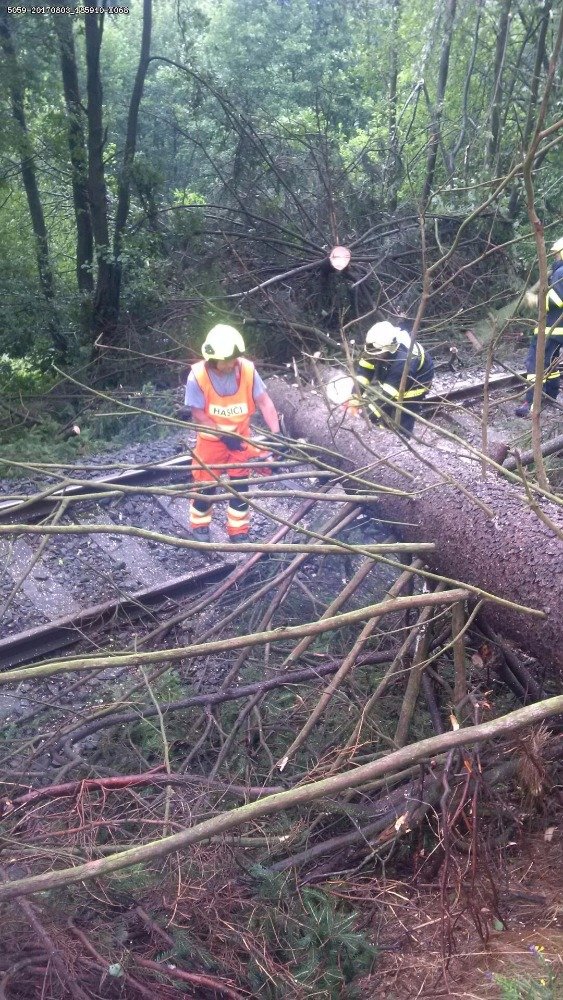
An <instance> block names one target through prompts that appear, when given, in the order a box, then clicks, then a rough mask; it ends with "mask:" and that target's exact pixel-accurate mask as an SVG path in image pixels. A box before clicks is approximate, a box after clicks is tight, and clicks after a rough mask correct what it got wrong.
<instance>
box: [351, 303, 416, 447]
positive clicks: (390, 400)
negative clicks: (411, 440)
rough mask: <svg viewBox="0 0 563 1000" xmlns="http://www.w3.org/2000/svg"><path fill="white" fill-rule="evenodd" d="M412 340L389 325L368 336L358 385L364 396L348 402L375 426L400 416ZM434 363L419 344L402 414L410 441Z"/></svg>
mask: <svg viewBox="0 0 563 1000" xmlns="http://www.w3.org/2000/svg"><path fill="white" fill-rule="evenodd" d="M410 344H411V337H410V335H409V334H408V333H407V332H406V330H402V329H401V328H400V327H398V326H393V324H392V323H389V322H387V321H384V322H381V323H375V325H374V326H372V327H370V329H369V330H368V332H367V334H366V342H365V345H364V349H363V351H362V356H361V357H360V359H359V361H358V363H357V365H356V382H358V383H359V385H360V388H361V390H362V392H361V396H360V397H358V396H353V397H352V398H351V399H349V400H348V402H347V404H346V408H347V410H349V411H352V412H354V411H356V412H357V409H358V408H359V407H361V406H362V407H366V409H367V412H368V415H369V417H370V419H371V420H372V421H374V422H375V423H383V422H386V421H385V419H384V418H385V416H388V417H390V418H391V419H392V418H394V417H395V416H396V415H397V406H396V403H397V400H398V399H399V395H400V392H399V388H400V385H401V379H402V375H403V371H404V367H405V362H406V360H407V357H408V354H409V347H410ZM433 375H434V362H433V360H432V358H431V357H430V355H429V354H428V352H427V351H425V350H424V348H423V346H422V344H419V343H418V341H415V342H414V344H413V347H412V351H411V358H410V362H409V372H408V377H407V383H406V387H405V392H404V394H403V400H402V404H401V405H402V407H403V409H402V410H400V411H399V412H400V422H399V429H400V431H401V432H402V433H403V434H404V436H405V437H410V435H411V434H412V431H413V427H414V422H415V419H416V417H417V416H420V414H421V413H422V411H423V409H424V399H425V397H426V395H427V393H428V390H429V389H430V386H431V384H432V377H433Z"/></svg>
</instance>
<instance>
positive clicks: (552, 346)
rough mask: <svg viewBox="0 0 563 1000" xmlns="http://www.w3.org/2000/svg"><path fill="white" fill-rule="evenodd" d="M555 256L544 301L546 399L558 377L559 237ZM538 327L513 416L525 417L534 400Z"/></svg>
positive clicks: (562, 278) (562, 339) (561, 342)
mask: <svg viewBox="0 0 563 1000" xmlns="http://www.w3.org/2000/svg"><path fill="white" fill-rule="evenodd" d="M551 252H552V253H553V254H555V259H554V261H553V263H552V265H551V267H550V270H549V288H548V291H547V298H546V303H545V308H546V317H545V359H544V375H543V384H544V392H545V394H546V396H549V397H550V399H557V396H558V395H559V387H560V384H561V378H560V374H559V368H558V367H557V362H558V360H559V352H560V351H561V347H563V238H562V239H559V240H556V241H555V243H554V244H553V246H552V247H551ZM537 335H538V328H537V326H536V328H535V330H534V336H533V337H532V342H531V344H530V347H529V350H528V355H527V357H526V382H527V383H528V385H529V388H528V391H527V393H526V397H525V399H524V402H523V403H521V404H520V406H517V407H516V409H515V411H514V412H515V414H516V416H517V417H527V416H529V414H530V413H531V412H532V402H533V399H534V383H535V381H536V353H537V349H538V336H537Z"/></svg>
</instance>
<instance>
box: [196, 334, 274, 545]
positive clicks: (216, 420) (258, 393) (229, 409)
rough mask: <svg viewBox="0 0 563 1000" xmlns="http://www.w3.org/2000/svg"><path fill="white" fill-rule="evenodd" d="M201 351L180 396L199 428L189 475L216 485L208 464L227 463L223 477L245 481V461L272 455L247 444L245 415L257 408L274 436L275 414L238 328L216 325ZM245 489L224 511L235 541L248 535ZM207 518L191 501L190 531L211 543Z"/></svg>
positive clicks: (203, 506) (241, 486) (207, 511)
mask: <svg viewBox="0 0 563 1000" xmlns="http://www.w3.org/2000/svg"><path fill="white" fill-rule="evenodd" d="M201 353H202V355H203V358H204V360H203V361H198V362H197V363H196V364H195V365H192V369H191V372H190V374H189V376H188V380H187V383H186V395H185V405H186V406H189V407H190V408H191V411H192V420H193V422H194V423H195V424H198V433H197V438H196V444H195V448H194V451H193V461H192V477H193V480H194V482H195V483H196V484H197V485H198V487H199V484H203V483H213V484H216V483H217V481H218V479H219V476H220V475H221V474H222V470H220V469H214V468H210V466H211V467H213V466H216V465H232V467H231V468H230V469H229V470H228V475H229V478H230V480H231V481H232V482H233V483H237V481H238V480H241V479H248V476H249V474H250V473H249V469H248V466H247V465H246V463H247V462H248V460H249V459H252V458H258V459H269V458H271V457H272V453H271V451H269V450H266V451H265V450H264V449H263V448H258V447H256V446H255V445H253V444H252V443H251V442H250V441H249V440H248V439H249V437H250V417H251V416H252V414H253V413H254V412H255V411H256V409H258V410H259V411H260V413H261V414H262V416H263V418H264V421H265V423H266V425H267V427H268V429H269V430H270V431H271V432H272V433H273V434H279V431H280V422H279V418H278V414H277V411H276V408H275V406H274V404H273V402H272V400H271V399H270V397H269V395H268V393H267V392H266V387H265V385H264V383H263V381H262V379H261V378H260V376H259V374H258V372H257V371H256V369H255V367H254V364H253V363H252V361H249V360H248V358H245V357H244V353H245V345H244V340H243V338H242V336H241V334H240V333H239V332H238V330H235V328H234V327H232V326H227V325H226V324H224V323H218V324H217V326H214V327H213V328H212V329H211V330H210V331H209V333H208V334H207V337H206V339H205V343H204V344H203V347H202V349H201ZM284 450H285V449H284V446H283V444H282V443H281V442H280V443H279V446H276V452H277V453H278V454H280V455H281V454H282V452H284ZM215 490H216V485H213V486H202V487H201V488H198V492H199V493H202V494H205V495H206V496H212V495H213V493H215ZM247 490H248V484H245V483H237V491H236V493H233V495H232V496H231V498H230V500H229V504H228V507H227V533H228V535H229V538H231V539H234V540H240V539H244V538H247V537H248V532H249V527H250V510H249V505H248V503H247V501H246V499H245V498H244V496H243V495H242V494H243V493H245V492H246V491H247ZM211 516H212V504H211V503H208V502H206V501H205V500H192V501H191V503H190V529H191V535H192V537H193V538H195V539H196V541H198V542H208V541H209V540H210V534H209V525H210V524H211Z"/></svg>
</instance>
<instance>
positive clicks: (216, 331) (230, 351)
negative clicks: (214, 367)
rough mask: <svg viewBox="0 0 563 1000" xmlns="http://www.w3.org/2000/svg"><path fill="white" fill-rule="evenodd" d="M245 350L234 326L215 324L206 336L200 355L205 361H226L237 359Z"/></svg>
mask: <svg viewBox="0 0 563 1000" xmlns="http://www.w3.org/2000/svg"><path fill="white" fill-rule="evenodd" d="M245 350H246V347H245V345H244V340H243V338H242V335H241V334H240V333H239V332H238V330H235V328H234V326H227V324H226V323H217V325H216V326H214V327H212V328H211V330H210V331H209V333H208V334H207V337H206V338H205V343H204V344H203V346H202V348H201V353H202V355H203V357H204V358H205V360H206V361H228V360H229V359H230V358H238V356H239V354H244V352H245Z"/></svg>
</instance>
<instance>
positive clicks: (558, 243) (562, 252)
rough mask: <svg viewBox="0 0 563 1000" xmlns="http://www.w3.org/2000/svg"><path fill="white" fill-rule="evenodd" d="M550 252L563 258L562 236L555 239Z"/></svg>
mask: <svg viewBox="0 0 563 1000" xmlns="http://www.w3.org/2000/svg"><path fill="white" fill-rule="evenodd" d="M551 252H552V253H558V254H559V256H560V257H562V258H563V236H561V238H560V239H558V240H555V243H554V244H553V245H552V247H551Z"/></svg>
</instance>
